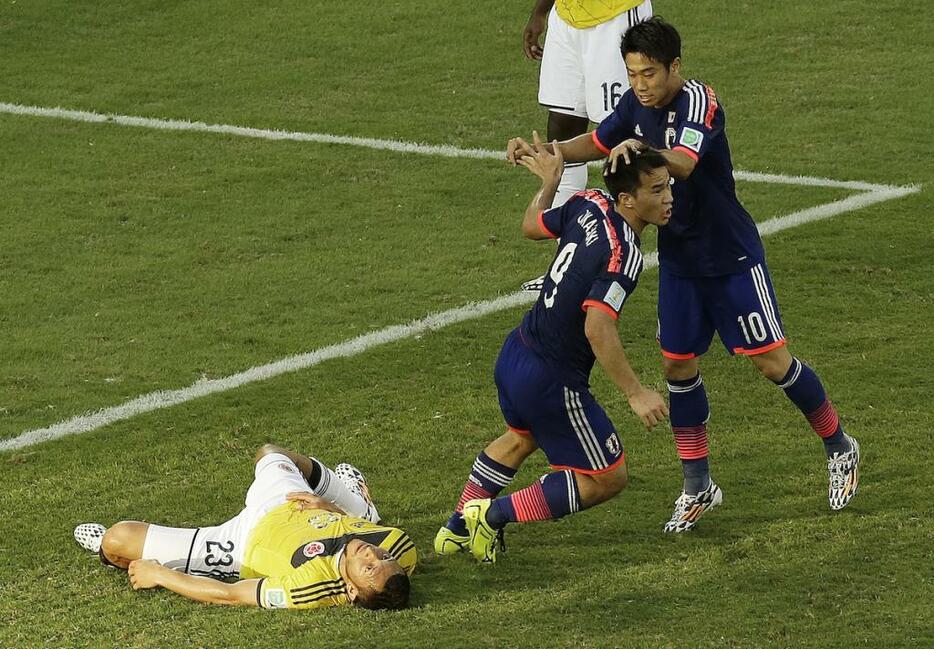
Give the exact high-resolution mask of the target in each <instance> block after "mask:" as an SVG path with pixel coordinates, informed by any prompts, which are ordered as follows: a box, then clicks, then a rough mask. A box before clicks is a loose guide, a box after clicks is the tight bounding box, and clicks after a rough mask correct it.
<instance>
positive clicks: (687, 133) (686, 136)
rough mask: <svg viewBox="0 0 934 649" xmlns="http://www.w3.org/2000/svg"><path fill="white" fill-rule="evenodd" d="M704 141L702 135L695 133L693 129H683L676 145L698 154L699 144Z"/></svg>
mask: <svg viewBox="0 0 934 649" xmlns="http://www.w3.org/2000/svg"><path fill="white" fill-rule="evenodd" d="M703 141H704V134H703V133H701V132H700V131H695V130H694V129H693V128H689V127H685V128H684V130H683V131H681V139H680V140H679V142H678V144H682V145H684V146H686V147H687V148H689V149H690V150H691V151H694V152H695V153H700V148H701V144H702V143H703Z"/></svg>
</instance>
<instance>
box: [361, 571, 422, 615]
mask: <svg viewBox="0 0 934 649" xmlns="http://www.w3.org/2000/svg"><path fill="white" fill-rule="evenodd" d="M410 588H411V587H410V584H409V576H408V575H407V574H405V573H404V572H402V573H399V574H397V575H393V576H392V577H390V578H389V579H387V580H386V583H385V584H383V590H381V591H378V592H375V593H369V594H368V595H367V596H365V597H364V596H363V593H361V594H360V597H359V598H358V599H357V601H358V602H359V603H360V606H362V607H363V608H366V609H369V610H371V611H381V610H383V609H387V610H390V611H400V610H402V609H404V608H405V607H406V606H408V605H409V590H410Z"/></svg>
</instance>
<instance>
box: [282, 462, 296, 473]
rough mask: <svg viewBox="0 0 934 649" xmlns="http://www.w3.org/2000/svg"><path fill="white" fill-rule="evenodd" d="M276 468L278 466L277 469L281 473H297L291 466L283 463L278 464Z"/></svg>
mask: <svg viewBox="0 0 934 649" xmlns="http://www.w3.org/2000/svg"><path fill="white" fill-rule="evenodd" d="M278 466H279V468H280V469H282V470H283V471H288V472H289V473H298V472H297V471H296V470H295V467H294V466H292V465H291V464H287V463H285V462H279V465H278Z"/></svg>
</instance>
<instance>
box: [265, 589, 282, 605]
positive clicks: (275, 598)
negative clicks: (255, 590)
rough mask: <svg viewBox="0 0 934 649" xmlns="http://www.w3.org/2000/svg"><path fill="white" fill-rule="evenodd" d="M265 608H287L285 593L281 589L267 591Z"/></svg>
mask: <svg viewBox="0 0 934 649" xmlns="http://www.w3.org/2000/svg"><path fill="white" fill-rule="evenodd" d="M265 600H266V606H265V608H285V591H284V590H283V589H281V588H270V589H269V590H267V591H266V597H265Z"/></svg>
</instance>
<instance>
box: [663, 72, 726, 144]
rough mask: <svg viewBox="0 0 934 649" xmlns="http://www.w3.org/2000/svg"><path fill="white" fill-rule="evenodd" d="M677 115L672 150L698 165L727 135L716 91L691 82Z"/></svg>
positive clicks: (705, 85) (685, 85) (685, 87)
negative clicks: (712, 145)
mask: <svg viewBox="0 0 934 649" xmlns="http://www.w3.org/2000/svg"><path fill="white" fill-rule="evenodd" d="M677 113H678V115H677V122H676V124H675V126H676V132H675V139H674V142H673V143H672V145H671V150H672V151H682V152H684V153H686V154H688V155H689V156H691V157H692V158H694V160H695V161H698V160H700V159H701V158H702V157H703V156H704V154H705V153H706V152H707V150H708V148H709V147H710V145H711V143H712V142H713V141H714V140H715V139H716V138H717V137H719V136H720V134H721V133H723V126H724V121H725V116H724V113H723V108H722V107H721V106H720V102H719V101H718V100H717V95H716V93H714V91H713V88H711V87H710V86H708V85H707V84H704V83H701V82H699V81H694V80H691V81H688V82H687V83H685V84H684V90H683V92H682V94H681V98H680V101H679V102H678V111H677Z"/></svg>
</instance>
